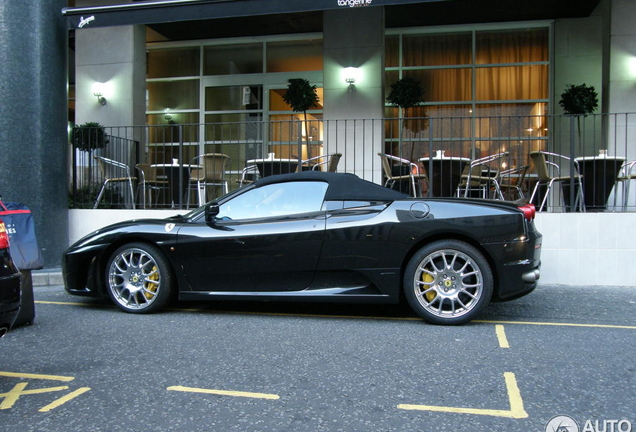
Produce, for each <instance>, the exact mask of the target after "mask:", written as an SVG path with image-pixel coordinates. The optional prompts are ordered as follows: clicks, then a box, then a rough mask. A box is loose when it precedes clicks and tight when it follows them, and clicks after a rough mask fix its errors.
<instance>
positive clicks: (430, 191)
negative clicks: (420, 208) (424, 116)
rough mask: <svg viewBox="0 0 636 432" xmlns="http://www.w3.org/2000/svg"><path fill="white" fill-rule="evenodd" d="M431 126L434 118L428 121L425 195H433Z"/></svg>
mask: <svg viewBox="0 0 636 432" xmlns="http://www.w3.org/2000/svg"><path fill="white" fill-rule="evenodd" d="M433 126H434V119H429V121H428V168H427V170H426V171H427V172H426V178H427V179H428V192H427V193H426V195H427V196H429V197H432V196H433Z"/></svg>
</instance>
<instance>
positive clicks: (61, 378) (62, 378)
mask: <svg viewBox="0 0 636 432" xmlns="http://www.w3.org/2000/svg"><path fill="white" fill-rule="evenodd" d="M0 376H4V377H8V378H25V379H44V380H53V381H73V380H74V379H75V377H67V376H60V375H41V374H28V373H17V372H0Z"/></svg>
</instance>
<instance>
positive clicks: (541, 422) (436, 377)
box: [0, 286, 636, 432]
mask: <svg viewBox="0 0 636 432" xmlns="http://www.w3.org/2000/svg"><path fill="white" fill-rule="evenodd" d="M35 297H36V313H37V318H36V321H35V324H34V325H32V326H28V327H21V328H18V329H15V330H14V331H12V332H10V333H9V334H8V335H7V336H6V337H5V338H3V339H2V340H0V430H3V431H21V432H26V431H49V432H56V431H64V432H68V431H109V432H114V431H127V432H132V431H241V432H246V431H289V432H314V431H346V432H357V431H360V432H363V431H364V432H370V431H371V432H373V431H453V432H460V431H466V432H468V431H470V432H480V431H484V432H485V431H520V432H521V431H522V432H530V431H546V430H548V431H554V432H556V429H555V428H554V424H556V423H554V422H552V423H550V425H548V423H549V422H550V420H551V419H552V418H553V417H555V416H558V415H564V416H569V417H571V418H572V419H574V420H575V421H576V422H578V424H579V430H581V431H583V430H595V431H596V430H599V431H600V430H602V429H600V428H601V427H603V426H605V427H606V429H607V430H606V432H608V431H610V430H612V431H614V430H616V431H625V430H628V429H626V428H627V426H629V427H630V429H629V430H635V431H636V404H635V401H636V373H635V369H636V356H635V354H636V320H635V318H634V317H635V315H634V311H635V310H636V288H570V287H554V286H541V287H539V289H537V290H536V291H535V292H534V293H532V294H531V295H529V296H527V297H525V298H522V299H518V300H515V301H513V302H509V303H501V304H494V305H491V306H490V307H489V309H488V311H487V313H486V314H485V315H484V316H483V317H482V319H481V320H479V321H477V322H473V323H471V324H469V325H465V326H462V327H439V326H432V325H428V324H425V323H424V322H422V321H421V320H419V319H417V318H415V317H414V316H413V315H412V314H411V313H410V311H409V310H408V309H407V307H406V306H392V307H383V306H336V305H326V306H325V305H302V304H280V303H265V304H261V303H257V304H253V303H210V304H203V305H201V304H192V303H177V304H175V305H173V307H172V308H171V309H170V310H168V311H166V312H163V313H159V314H154V315H131V314H126V313H123V312H120V311H119V310H118V309H116V308H115V307H114V306H112V305H110V304H109V303H108V302H104V301H95V300H90V299H84V298H80V297H72V296H68V295H67V294H66V293H64V292H63V290H62V287H46V288H43V287H42V288H37V289H36V292H35ZM566 420H567V419H566ZM558 421H559V422H561V423H559V424H562V425H565V423H563V420H562V419H558ZM588 421H589V422H591V423H590V426H586V424H587V422H588ZM595 422H596V423H595ZM597 424H598V428H597V429H589V427H597V426H596V425H597ZM585 427H588V429H584V428H585ZM610 427H613V429H610ZM567 430H568V431H569V432H570V431H574V430H575V429H573V428H568V429H567Z"/></svg>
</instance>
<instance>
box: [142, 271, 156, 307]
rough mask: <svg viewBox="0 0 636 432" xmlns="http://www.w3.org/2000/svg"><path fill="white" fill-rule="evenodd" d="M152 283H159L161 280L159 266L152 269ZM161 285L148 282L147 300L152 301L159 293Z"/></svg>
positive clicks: (145, 292) (145, 295)
mask: <svg viewBox="0 0 636 432" xmlns="http://www.w3.org/2000/svg"><path fill="white" fill-rule="evenodd" d="M148 279H150V280H152V281H158V280H159V272H158V271H157V266H154V267H153V268H152V275H150V277H149V278H148ZM158 286H159V285H158V284H157V283H154V282H146V290H147V291H144V297H146V299H147V300H150V299H151V298H152V297H154V293H156V292H157V287H158Z"/></svg>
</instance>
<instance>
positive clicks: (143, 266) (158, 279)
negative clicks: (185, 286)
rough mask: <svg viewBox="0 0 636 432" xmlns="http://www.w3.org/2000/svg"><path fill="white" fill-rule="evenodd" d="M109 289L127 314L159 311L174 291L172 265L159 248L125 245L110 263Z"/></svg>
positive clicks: (114, 254)
mask: <svg viewBox="0 0 636 432" xmlns="http://www.w3.org/2000/svg"><path fill="white" fill-rule="evenodd" d="M106 288H107V291H108V295H109V296H110V298H111V299H112V300H113V302H114V303H115V304H116V305H117V306H118V307H119V308H121V309H122V310H124V311H126V312H130V313H151V312H156V311H158V310H159V309H161V308H162V307H163V306H165V304H166V302H167V301H168V300H169V299H170V296H171V293H172V290H173V277H172V272H171V271H170V265H169V264H168V261H167V259H166V257H165V255H164V254H163V252H162V251H161V250H160V249H159V248H157V247H156V246H153V245H150V244H146V243H130V244H127V245H124V246H122V247H120V248H119V249H117V250H116V251H115V252H113V254H112V255H111V257H110V258H109V260H108V263H107V265H106Z"/></svg>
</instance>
